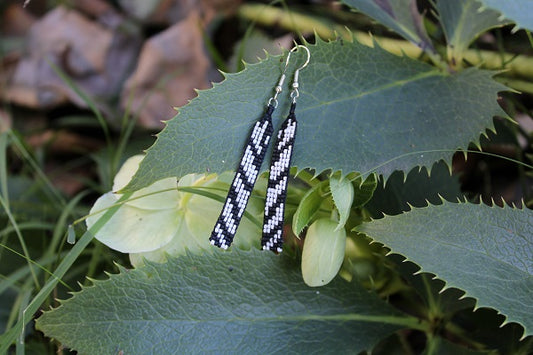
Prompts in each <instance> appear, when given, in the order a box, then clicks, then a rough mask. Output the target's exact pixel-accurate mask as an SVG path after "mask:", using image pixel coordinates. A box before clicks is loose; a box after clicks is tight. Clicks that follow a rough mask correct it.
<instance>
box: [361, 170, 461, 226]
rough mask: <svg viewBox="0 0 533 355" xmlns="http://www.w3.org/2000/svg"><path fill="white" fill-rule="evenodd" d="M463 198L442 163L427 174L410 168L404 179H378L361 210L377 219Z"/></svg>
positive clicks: (400, 176) (394, 176)
mask: <svg viewBox="0 0 533 355" xmlns="http://www.w3.org/2000/svg"><path fill="white" fill-rule="evenodd" d="M463 196H464V195H463V193H462V192H461V186H460V184H459V179H458V178H457V176H453V175H451V174H450V168H449V167H448V165H447V164H446V163H445V162H444V161H439V162H438V163H435V164H434V165H433V166H432V168H431V170H430V171H428V170H427V169H426V168H423V169H418V168H414V169H412V170H411V171H410V172H409V173H407V175H405V174H404V172H403V171H395V172H394V173H392V175H391V176H389V178H388V179H387V180H386V181H384V179H383V178H381V179H380V181H379V183H378V188H377V189H375V191H374V194H373V195H372V198H371V199H370V201H369V202H368V204H366V206H365V207H366V208H367V209H368V210H369V211H370V213H371V214H372V215H373V216H375V217H378V216H383V215H384V214H388V215H395V214H399V213H401V212H404V211H409V210H410V209H411V208H410V206H414V207H424V206H427V204H428V202H429V203H432V204H439V203H440V201H441V199H442V198H445V199H446V200H448V201H457V199H459V198H462V197H463Z"/></svg>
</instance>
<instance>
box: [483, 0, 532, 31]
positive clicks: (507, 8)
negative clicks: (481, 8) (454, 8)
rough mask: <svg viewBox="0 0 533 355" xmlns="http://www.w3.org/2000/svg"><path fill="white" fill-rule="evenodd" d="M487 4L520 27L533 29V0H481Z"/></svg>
mask: <svg viewBox="0 0 533 355" xmlns="http://www.w3.org/2000/svg"><path fill="white" fill-rule="evenodd" d="M480 1H481V2H482V3H484V4H485V5H486V6H488V7H490V8H493V9H494V10H497V11H499V12H501V13H502V15H503V16H504V17H505V18H508V19H510V20H512V21H513V22H514V23H516V26H517V27H518V28H526V29H528V30H530V31H531V30H533V16H531V14H532V13H533V1H531V0H513V1H501V0H480Z"/></svg>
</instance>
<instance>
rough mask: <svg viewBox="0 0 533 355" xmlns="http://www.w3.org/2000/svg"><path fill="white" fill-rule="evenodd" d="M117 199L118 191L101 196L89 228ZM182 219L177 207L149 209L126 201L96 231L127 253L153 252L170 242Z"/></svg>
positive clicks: (116, 247) (111, 244)
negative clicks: (134, 205)
mask: <svg viewBox="0 0 533 355" xmlns="http://www.w3.org/2000/svg"><path fill="white" fill-rule="evenodd" d="M117 200H118V197H117V194H113V193H111V192H108V193H106V194H104V195H103V196H101V197H100V198H99V199H98V200H97V201H96V202H95V204H94V206H93V207H92V209H91V216H89V217H88V218H87V221H86V222H87V226H88V228H90V227H91V226H92V225H93V224H94V223H95V222H96V221H97V220H98V219H99V218H100V217H101V216H102V215H103V213H104V212H105V210H106V209H107V208H109V207H110V206H112V205H113V204H115V203H116V201H117ZM93 213H94V214H93ZM182 220H183V217H182V216H181V215H180V214H179V213H178V211H177V210H176V209H175V208H171V209H159V210H148V209H141V208H137V207H133V206H131V205H129V204H124V205H122V206H121V207H120V208H119V209H118V211H117V212H116V213H115V214H114V215H113V217H111V219H110V220H109V221H108V222H107V223H106V224H105V225H104V226H103V227H102V228H101V229H100V230H99V231H98V233H96V235H95V238H96V239H98V240H99V241H100V242H102V243H104V244H105V245H107V246H108V247H110V248H112V249H115V250H118V251H120V252H123V253H139V252H146V251H151V250H155V249H157V248H160V247H162V246H164V245H165V244H168V243H169V242H170V241H171V240H172V238H173V237H174V235H175V234H176V230H177V229H178V226H179V225H180V223H181V221H182Z"/></svg>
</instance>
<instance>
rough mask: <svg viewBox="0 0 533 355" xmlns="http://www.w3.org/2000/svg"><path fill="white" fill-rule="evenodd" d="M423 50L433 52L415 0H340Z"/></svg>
mask: <svg viewBox="0 0 533 355" xmlns="http://www.w3.org/2000/svg"><path fill="white" fill-rule="evenodd" d="M342 2H343V3H345V4H346V5H348V6H350V7H353V8H356V9H357V10H359V11H361V12H363V13H364V14H366V15H368V16H370V17H372V18H373V19H375V20H376V21H379V22H380V23H381V24H383V25H385V26H387V27H389V28H390V29H392V30H394V31H395V32H397V33H398V34H399V35H401V36H402V37H404V38H405V39H407V40H408V41H411V42H413V43H414V44H416V45H417V46H419V47H420V48H422V49H424V50H430V51H431V52H434V51H435V50H434V48H433V44H432V42H431V40H430V38H429V36H428V34H427V32H426V28H425V27H424V21H423V18H422V15H421V14H420V12H418V8H417V5H416V0H342Z"/></svg>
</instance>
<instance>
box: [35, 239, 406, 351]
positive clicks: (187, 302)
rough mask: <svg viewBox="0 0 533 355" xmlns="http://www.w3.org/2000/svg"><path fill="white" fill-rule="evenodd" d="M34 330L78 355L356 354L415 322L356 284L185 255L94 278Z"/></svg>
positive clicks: (243, 260) (223, 255)
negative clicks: (316, 285) (320, 282)
mask: <svg viewBox="0 0 533 355" xmlns="http://www.w3.org/2000/svg"><path fill="white" fill-rule="evenodd" d="M61 303H62V304H61V306H60V307H58V308H57V309H55V310H52V311H49V312H45V313H44V314H43V315H42V316H41V317H40V318H39V319H38V320H37V327H38V329H40V330H42V331H43V332H44V333H45V334H46V335H47V336H48V337H52V338H55V339H57V340H58V341H60V342H61V343H62V344H64V345H65V346H68V347H70V348H72V349H75V350H77V351H78V352H79V353H81V354H116V353H119V352H121V351H122V352H123V353H124V354H166V353H168V352H169V350H171V352H172V353H176V354H195V353H202V354H205V353H219V354H225V353H232V354H238V353H251V354H253V353H256V354H257V353H260V354H269V353H290V352H292V351H295V349H297V350H298V352H302V353H305V352H313V353H325V352H340V353H347V352H353V353H358V352H360V351H362V350H364V349H370V348H371V347H372V346H373V345H374V344H375V343H376V342H377V341H378V340H379V339H381V338H382V337H384V336H386V335H387V334H390V333H391V332H394V331H396V330H398V329H400V328H402V327H405V326H411V325H414V326H416V320H415V319H413V318H410V317H407V316H404V315H402V314H400V313H399V312H398V311H396V310H395V309H393V308H392V307H390V306H389V305H388V304H386V303H385V302H383V301H381V300H380V299H378V298H377V297H376V295H375V294H373V293H369V292H368V291H366V290H365V289H363V288H362V287H361V286H359V285H357V284H355V283H347V282H345V281H344V280H342V279H337V280H335V281H334V282H332V283H331V284H330V285H328V286H325V287H323V288H320V290H319V291H317V289H312V288H309V287H307V286H306V285H305V284H304V283H303V282H302V280H301V276H300V274H299V272H298V269H297V266H296V265H294V260H291V259H289V258H286V257H280V256H276V255H272V254H271V253H263V252H260V251H258V250H255V249H254V250H251V251H248V252H243V251H238V250H233V251H231V252H220V251H218V252H214V253H213V255H210V256H209V257H206V256H198V255H192V254H187V255H185V256H182V257H180V258H178V259H170V260H169V261H168V263H165V264H148V265H146V266H145V267H143V268H138V269H134V270H129V271H126V270H122V272H121V273H120V274H118V275H112V276H111V277H110V278H109V279H108V280H106V281H95V284H94V286H92V287H88V288H84V289H83V290H82V291H81V292H79V293H77V294H75V295H74V297H72V298H71V299H69V300H66V301H62V302H61Z"/></svg>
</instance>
